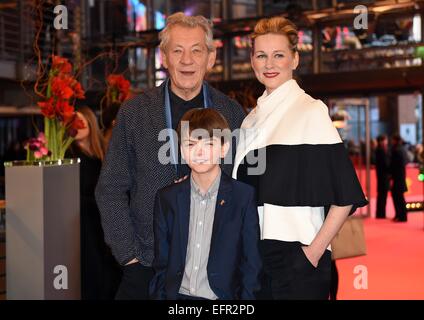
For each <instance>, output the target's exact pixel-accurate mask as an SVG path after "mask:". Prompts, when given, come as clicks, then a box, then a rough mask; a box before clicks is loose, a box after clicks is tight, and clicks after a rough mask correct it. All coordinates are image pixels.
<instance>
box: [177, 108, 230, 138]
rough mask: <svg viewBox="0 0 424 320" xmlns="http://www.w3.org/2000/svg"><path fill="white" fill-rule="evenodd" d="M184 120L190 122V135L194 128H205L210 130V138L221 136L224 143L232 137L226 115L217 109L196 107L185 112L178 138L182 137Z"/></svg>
mask: <svg viewBox="0 0 424 320" xmlns="http://www.w3.org/2000/svg"><path fill="white" fill-rule="evenodd" d="M183 121H187V122H188V124H189V127H188V130H189V132H188V133H189V135H191V133H192V132H193V131H194V130H197V129H203V130H205V131H206V132H208V134H209V138H212V137H213V136H215V137H217V138H221V143H222V144H224V143H225V142H227V141H229V139H230V135H229V134H228V133H229V130H230V126H229V125H228V122H227V120H226V119H225V118H224V116H223V115H222V114H221V113H219V112H218V111H216V110H215V109H212V108H195V109H190V110H189V111H187V112H186V113H184V115H183V117H182V118H181V120H180V122H179V124H178V128H177V132H178V138H181V133H182V132H181V129H182V128H181V126H182V122H183ZM214 131H215V132H214ZM196 138H197V137H196ZM198 138H201V137H198Z"/></svg>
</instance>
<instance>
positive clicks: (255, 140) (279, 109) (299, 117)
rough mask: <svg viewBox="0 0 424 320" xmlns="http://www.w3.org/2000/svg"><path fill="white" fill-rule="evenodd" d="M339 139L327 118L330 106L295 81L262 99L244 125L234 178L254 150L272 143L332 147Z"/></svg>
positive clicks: (265, 95)
mask: <svg viewBox="0 0 424 320" xmlns="http://www.w3.org/2000/svg"><path fill="white" fill-rule="evenodd" d="M340 142H341V139H340V136H339V134H338V132H337V130H336V129H335V127H334V126H333V124H332V122H331V119H330V117H329V115H328V108H327V106H326V105H325V104H324V103H323V102H322V101H320V100H316V99H313V98H312V97H311V96H309V95H308V94H306V93H305V91H304V90H303V89H301V88H300V87H299V85H298V84H297V82H296V81H295V80H293V79H291V80H288V81H286V82H285V83H283V84H282V85H280V86H279V87H278V88H276V89H275V90H274V91H273V92H272V93H271V94H267V92H266V91H264V93H263V94H262V96H261V97H259V99H258V101H257V106H256V108H255V109H253V110H252V111H251V112H250V114H249V115H248V116H247V117H246V118H245V120H244V121H243V123H242V125H241V130H240V137H239V142H238V147H237V153H236V158H235V163H234V170H233V178H236V176H237V169H238V166H239V165H240V163H241V161H242V160H243V158H244V157H245V156H246V155H247V154H248V153H249V152H250V151H252V150H255V149H260V148H263V147H266V146H268V145H272V144H282V145H283V144H284V145H297V144H332V143H340Z"/></svg>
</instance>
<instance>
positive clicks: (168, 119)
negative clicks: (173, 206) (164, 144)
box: [165, 78, 212, 174]
mask: <svg viewBox="0 0 424 320" xmlns="http://www.w3.org/2000/svg"><path fill="white" fill-rule="evenodd" d="M165 81H166V82H165V116H166V127H167V129H168V137H169V143H170V145H171V158H172V163H173V164H174V168H175V172H176V173H177V174H178V159H177V149H178V143H177V141H176V140H175V137H174V134H173V133H174V132H173V128H172V113H171V99H170V98H169V91H168V90H169V89H168V86H169V78H168V79H166V80H165ZM202 90H203V106H204V108H209V107H210V106H211V105H212V103H211V100H210V98H209V94H208V89H207V87H206V85H205V84H203V86H202Z"/></svg>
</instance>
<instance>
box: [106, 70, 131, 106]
mask: <svg viewBox="0 0 424 320" xmlns="http://www.w3.org/2000/svg"><path fill="white" fill-rule="evenodd" d="M106 84H107V88H106V99H107V105H111V104H112V103H116V102H119V103H122V102H124V101H125V100H126V99H127V98H128V97H129V93H130V82H129V81H128V80H127V79H125V78H124V76H123V75H121V74H110V75H109V76H108V77H107V79H106Z"/></svg>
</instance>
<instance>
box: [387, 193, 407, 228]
mask: <svg viewBox="0 0 424 320" xmlns="http://www.w3.org/2000/svg"><path fill="white" fill-rule="evenodd" d="M391 192H392V198H393V204H394V206H395V211H396V215H395V217H396V218H397V219H399V220H401V221H406V220H407V216H406V201H405V196H404V191H403V190H402V189H401V188H393V189H392V191H391Z"/></svg>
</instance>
